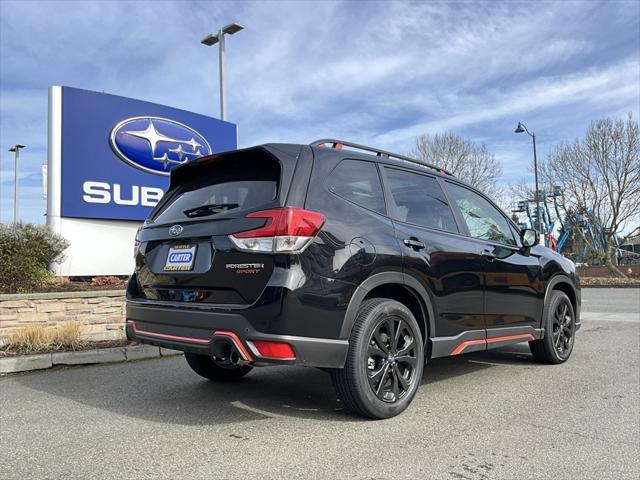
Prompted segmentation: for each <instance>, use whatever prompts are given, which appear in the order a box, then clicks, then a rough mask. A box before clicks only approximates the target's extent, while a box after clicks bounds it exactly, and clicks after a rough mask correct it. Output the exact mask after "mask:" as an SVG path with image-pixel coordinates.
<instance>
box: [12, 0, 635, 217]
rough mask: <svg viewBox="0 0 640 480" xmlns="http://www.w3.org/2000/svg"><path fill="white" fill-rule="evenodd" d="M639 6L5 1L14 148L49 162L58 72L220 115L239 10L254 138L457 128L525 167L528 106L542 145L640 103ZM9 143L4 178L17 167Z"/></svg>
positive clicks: (235, 62)
mask: <svg viewBox="0 0 640 480" xmlns="http://www.w3.org/2000/svg"><path fill="white" fill-rule="evenodd" d="M639 5H640V4H638V3H637V2H630V3H624V4H623V2H604V3H601V2H544V3H535V4H531V3H517V4H516V3H511V2H509V3H497V2H495V3H493V2H483V3H464V2H463V3H453V2H417V3H406V2H389V3H387V2H330V1H324V2H275V1H272V2H251V3H249V2H238V3H234V2H126V3H125V2H66V3H64V2H63V3H60V2H48V1H43V2H11V1H6V0H5V1H2V2H0V143H1V145H0V147H2V148H3V149H4V148H5V146H6V145H7V144H10V143H12V142H15V141H20V142H23V143H26V144H27V145H28V148H27V149H26V150H25V152H24V156H23V158H24V163H23V169H24V172H25V175H29V174H34V173H38V172H39V169H40V164H41V163H42V161H43V159H44V156H45V155H46V140H47V139H46V135H47V132H46V105H47V86H49V85H51V84H64V85H70V86H76V87H80V88H87V89H91V90H97V91H106V92H108V93H115V94H119V95H125V96H132V97H134V98H140V99H143V100H148V101H153V102H158V103H164V104H167V105H171V106H175V107H178V108H185V109H188V110H193V111H196V112H199V113H205V114H210V115H217V112H218V98H217V92H218V79H217V48H215V47H214V48H207V47H204V46H202V45H200V44H199V41H200V39H201V38H202V36H203V35H204V34H206V33H208V32H210V31H211V30H212V29H213V28H215V27H216V26H218V25H223V24H225V23H228V22H231V21H237V22H239V23H241V24H243V25H245V27H246V29H245V30H244V31H242V32H240V33H239V34H237V35H235V36H233V37H230V38H229V40H228V43H227V74H228V76H227V78H228V95H229V98H228V106H229V118H230V119H231V120H232V121H235V122H237V123H238V124H239V127H240V141H241V144H242V145H244V146H246V145H250V144H254V143H261V142H267V141H288V142H307V141H310V140H313V139H315V138H318V137H323V136H335V137H346V138H348V139H352V140H354V141H359V142H365V143H366V142H370V143H374V144H378V145H379V146H380V147H383V148H390V149H397V150H399V151H408V150H409V149H410V148H411V143H412V140H413V137H414V136H415V135H417V134H420V133H424V132H433V131H438V130H442V129H453V130H455V131H458V132H460V133H462V134H465V135H470V136H472V137H473V138H475V139H478V140H482V141H484V142H485V143H486V144H487V146H488V147H489V149H493V150H495V151H496V154H497V156H498V158H499V159H501V160H503V159H504V161H505V162H508V164H506V165H504V170H505V174H506V175H505V176H507V175H508V176H509V177H511V176H512V175H515V174H517V173H518V171H520V170H522V171H524V172H526V169H527V166H528V161H529V160H528V159H529V155H528V151H527V150H523V149H522V148H521V144H519V143H518V142H515V143H514V146H513V149H510V147H508V146H505V147H503V146H501V145H508V144H510V143H511V141H507V142H506V143H505V140H504V138H505V135H507V136H508V135H511V131H512V129H513V126H512V123H513V122H514V121H515V120H517V119H526V121H527V122H529V121H530V122H531V123H532V124H534V125H535V126H536V129H540V131H541V132H544V133H545V134H543V135H541V140H540V144H541V155H544V153H545V151H546V149H548V148H549V147H550V146H551V145H552V142H555V141H558V140H559V139H562V138H569V139H571V138H573V137H574V136H576V135H578V134H580V132H582V131H584V129H585V128H586V126H587V125H588V123H589V121H590V120H592V119H593V118H597V117H598V116H603V115H616V114H619V113H620V112H626V111H629V110H632V111H634V112H635V113H636V114H637V113H638V110H639V107H638V101H639V99H640V92H638V84H639V83H640V73H639V69H640V63H639V60H638V58H639V51H638V38H639V35H638V29H639V28H640V23H639V20H638V18H640V6H639ZM634 12H635V14H634ZM16 17H19V18H20V22H15V21H12V20H11V19H14V18H16ZM521 150H523V151H521ZM0 156H1V157H2V158H1V159H0V160H1V163H0V187H2V186H3V185H7V184H10V181H11V178H12V177H11V175H12V174H11V172H12V167H11V163H10V162H8V161H7V160H10V159H9V158H8V157H6V156H5V153H4V152H0ZM509 159H513V160H511V161H510V160H509ZM7 182H9V183H7ZM6 190H7V188H2V192H0V201H2V202H3V211H4V203H6V199H7V198H8V197H7V194H6V193H5V191H6ZM0 218H2V219H3V218H6V217H5V216H4V213H2V212H0Z"/></svg>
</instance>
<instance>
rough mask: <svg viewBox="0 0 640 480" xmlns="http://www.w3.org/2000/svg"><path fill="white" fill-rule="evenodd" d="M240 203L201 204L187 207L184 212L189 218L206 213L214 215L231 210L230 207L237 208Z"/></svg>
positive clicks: (205, 214) (204, 215)
mask: <svg viewBox="0 0 640 480" xmlns="http://www.w3.org/2000/svg"><path fill="white" fill-rule="evenodd" d="M239 206H240V205H238V204H237V203H214V204H210V205H201V206H199V207H195V208H189V209H187V210H185V211H184V212H182V213H184V214H185V215H186V216H187V217H189V218H194V217H206V216H207V215H215V214H216V213H220V212H224V211H226V210H231V209H232V208H238V207H239Z"/></svg>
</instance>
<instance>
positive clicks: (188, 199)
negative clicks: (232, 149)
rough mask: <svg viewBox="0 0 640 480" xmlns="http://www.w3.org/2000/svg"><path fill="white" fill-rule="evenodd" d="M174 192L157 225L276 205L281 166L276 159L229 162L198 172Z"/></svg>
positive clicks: (240, 159) (238, 159)
mask: <svg viewBox="0 0 640 480" xmlns="http://www.w3.org/2000/svg"><path fill="white" fill-rule="evenodd" d="M195 173H196V174H195V175H191V176H190V177H189V178H188V179H186V180H185V181H183V183H182V184H180V185H179V186H178V187H177V188H175V189H173V191H170V192H168V193H167V194H168V195H170V198H169V201H168V202H167V203H166V204H165V205H163V207H162V208H161V209H160V210H159V211H158V213H156V215H155V217H154V219H153V220H154V222H158V223H170V222H174V221H177V220H186V219H196V218H209V217H212V216H215V215H218V214H220V213H225V212H228V211H231V210H247V209H251V208H254V207H258V206H261V205H265V204H268V203H271V202H273V200H275V199H276V197H277V195H278V187H279V180H280V164H279V163H278V161H277V160H275V159H274V158H272V157H267V156H260V157H259V158H255V159H252V158H237V157H236V158H235V159H234V158H233V157H232V158H229V159H224V160H218V161H216V162H213V163H210V164H205V165H203V166H202V167H198V168H197V169H196V172H195Z"/></svg>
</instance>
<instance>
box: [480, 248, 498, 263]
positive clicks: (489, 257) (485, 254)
mask: <svg viewBox="0 0 640 480" xmlns="http://www.w3.org/2000/svg"><path fill="white" fill-rule="evenodd" d="M480 255H482V256H483V257H484V258H486V259H487V260H488V261H490V262H493V261H494V260H495V259H496V256H495V254H494V253H493V252H492V251H490V250H482V251H481V252H480Z"/></svg>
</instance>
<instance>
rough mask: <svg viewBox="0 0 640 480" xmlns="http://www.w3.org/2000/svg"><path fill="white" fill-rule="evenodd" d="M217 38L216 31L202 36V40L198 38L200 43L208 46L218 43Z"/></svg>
mask: <svg viewBox="0 0 640 480" xmlns="http://www.w3.org/2000/svg"><path fill="white" fill-rule="evenodd" d="M219 40H220V39H219V38H218V34H217V33H211V34H209V35H207V36H206V37H204V38H203V39H202V40H200V43H202V44H203V45H207V46H208V47H210V46H212V45H215V44H216V43H218V41H219Z"/></svg>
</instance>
